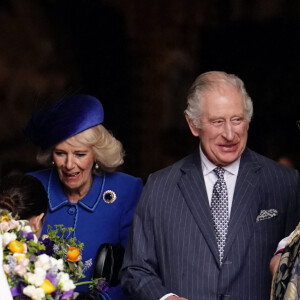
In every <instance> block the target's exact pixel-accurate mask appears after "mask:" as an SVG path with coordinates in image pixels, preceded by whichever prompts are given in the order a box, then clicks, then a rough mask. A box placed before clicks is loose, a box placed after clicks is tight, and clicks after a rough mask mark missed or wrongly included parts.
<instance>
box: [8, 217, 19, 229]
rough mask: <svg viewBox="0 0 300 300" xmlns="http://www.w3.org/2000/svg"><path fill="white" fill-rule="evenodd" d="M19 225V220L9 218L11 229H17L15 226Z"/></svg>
mask: <svg viewBox="0 0 300 300" xmlns="http://www.w3.org/2000/svg"><path fill="white" fill-rule="evenodd" d="M18 226H19V222H18V221H16V220H14V219H12V220H9V228H10V229H15V228H18Z"/></svg>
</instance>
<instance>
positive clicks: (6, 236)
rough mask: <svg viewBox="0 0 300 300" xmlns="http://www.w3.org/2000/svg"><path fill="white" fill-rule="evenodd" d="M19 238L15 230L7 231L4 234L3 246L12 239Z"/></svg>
mask: <svg viewBox="0 0 300 300" xmlns="http://www.w3.org/2000/svg"><path fill="white" fill-rule="evenodd" d="M16 239H17V236H16V234H15V233H14V232H5V233H4V234H3V236H2V242H3V246H6V245H8V244H9V243H10V242H11V241H14V240H16Z"/></svg>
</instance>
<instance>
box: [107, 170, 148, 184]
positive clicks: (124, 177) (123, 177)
mask: <svg viewBox="0 0 300 300" xmlns="http://www.w3.org/2000/svg"><path fill="white" fill-rule="evenodd" d="M105 177H107V178H110V179H112V180H117V181H126V182H139V181H141V180H142V179H141V178H139V177H135V176H133V175H129V174H127V173H123V172H113V173H106V174H105Z"/></svg>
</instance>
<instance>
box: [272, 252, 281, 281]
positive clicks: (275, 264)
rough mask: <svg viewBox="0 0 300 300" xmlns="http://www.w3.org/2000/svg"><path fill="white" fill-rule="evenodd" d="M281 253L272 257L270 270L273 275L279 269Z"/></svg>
mask: <svg viewBox="0 0 300 300" xmlns="http://www.w3.org/2000/svg"><path fill="white" fill-rule="evenodd" d="M280 258H281V255H274V256H273V257H272V259H271V262H270V271H271V274H272V276H273V275H274V274H275V272H276V271H277V268H278V265H279V261H280Z"/></svg>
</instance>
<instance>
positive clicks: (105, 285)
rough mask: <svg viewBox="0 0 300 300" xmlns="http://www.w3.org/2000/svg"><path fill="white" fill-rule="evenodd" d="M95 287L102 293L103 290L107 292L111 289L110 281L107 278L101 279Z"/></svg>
mask: <svg viewBox="0 0 300 300" xmlns="http://www.w3.org/2000/svg"><path fill="white" fill-rule="evenodd" d="M95 289H96V290H97V291H98V292H99V293H101V292H107V291H108V290H109V285H108V282H107V281H105V280H99V281H98V283H97V285H96V286H95Z"/></svg>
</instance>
